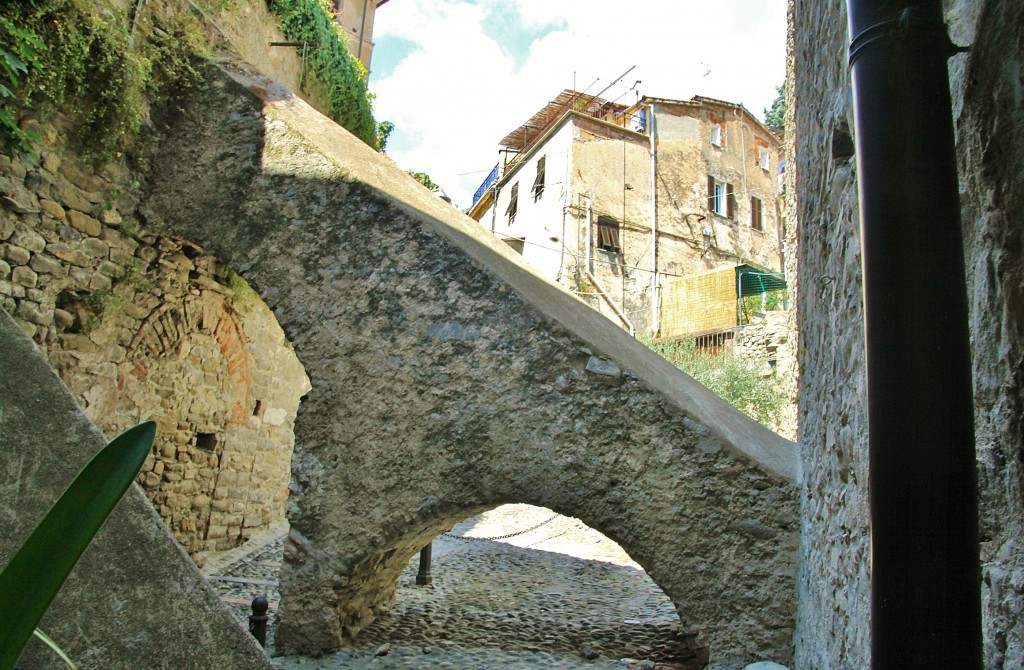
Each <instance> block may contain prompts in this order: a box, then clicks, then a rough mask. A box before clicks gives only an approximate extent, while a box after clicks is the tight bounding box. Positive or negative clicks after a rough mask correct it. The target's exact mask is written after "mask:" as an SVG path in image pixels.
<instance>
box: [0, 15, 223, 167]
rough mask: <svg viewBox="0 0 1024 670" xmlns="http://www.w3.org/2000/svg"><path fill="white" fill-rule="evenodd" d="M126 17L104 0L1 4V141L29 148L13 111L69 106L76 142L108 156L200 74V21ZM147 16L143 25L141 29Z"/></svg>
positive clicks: (11, 147)
mask: <svg viewBox="0 0 1024 670" xmlns="http://www.w3.org/2000/svg"><path fill="white" fill-rule="evenodd" d="M136 9H137V10H138V11H139V12H146V13H147V16H146V17H141V16H138V15H135V14H134V13H133V14H131V15H129V14H126V13H125V12H124V11H123V10H120V9H117V8H115V7H114V6H113V5H105V4H104V2H102V0H49V1H48V2H33V1H31V0H22V1H20V2H7V3H3V5H2V6H0V37H2V40H3V41H2V42H0V62H2V65H0V140H2V141H3V143H4V145H5V150H6V151H8V152H12V151H14V152H18V153H21V154H22V155H26V154H30V153H31V152H32V143H33V142H34V141H36V140H37V138H35V137H34V136H33V135H31V133H30V132H29V131H26V130H24V129H23V128H21V127H20V125H19V124H18V122H17V119H18V117H19V116H20V115H21V114H23V113H24V112H25V111H26V110H29V109H33V108H34V109H35V110H36V113H37V114H45V113H46V110H48V109H62V110H74V114H73V118H72V121H73V122H74V134H75V139H77V141H78V143H79V144H80V147H79V149H80V150H81V151H82V152H83V153H84V154H86V155H91V156H93V157H95V158H98V159H100V160H110V159H113V158H116V157H118V156H120V155H122V154H123V153H124V152H125V150H126V149H130V148H132V147H133V146H134V145H135V143H136V140H137V138H138V133H139V130H140V128H141V127H142V125H143V124H144V122H145V120H146V116H147V114H148V109H149V105H150V104H152V103H154V102H160V101H162V100H164V99H167V98H169V97H171V96H172V95H173V94H177V93H180V92H181V91H183V90H186V89H188V88H190V87H192V86H195V85H196V84H198V82H199V81H200V75H199V71H198V70H197V63H198V59H199V58H200V57H201V56H203V55H205V53H206V51H207V39H206V34H205V30H204V28H203V26H202V25H201V23H200V22H199V21H198V19H197V18H196V17H195V16H193V15H192V14H190V13H188V12H174V13H169V14H167V15H166V16H161V17H157V16H154V15H153V13H152V12H151V10H149V9H148V7H147V5H145V4H142V3H140V4H139V5H137V7H136ZM142 19H144V22H145V23H146V24H147V25H148V26H149V28H150V29H148V30H141V29H139V25H140V23H141V22H142Z"/></svg>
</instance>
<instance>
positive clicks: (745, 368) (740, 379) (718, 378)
mask: <svg viewBox="0 0 1024 670" xmlns="http://www.w3.org/2000/svg"><path fill="white" fill-rule="evenodd" d="M645 344H647V346H649V347H650V348H651V349H653V350H654V351H655V352H656V353H658V354H659V355H661V356H662V357H663V358H665V359H667V360H668V361H669V362H670V363H672V364H673V365H675V366H676V367H677V368H679V369H680V370H682V371H683V372H685V373H686V374H688V375H690V376H691V377H693V378H694V379H696V380H697V381H698V382H700V383H701V384H703V385H704V386H706V387H707V388H708V389H709V390H710V391H711V392H713V393H715V394H716V395H718V396H719V397H721V398H723V399H725V400H727V401H728V402H729V403H730V404H732V405H733V406H734V407H736V408H737V409H739V410H740V411H742V412H744V413H745V414H747V415H748V416H749V417H750V418H752V419H754V420H756V421H758V422H760V423H761V424H763V425H764V426H767V427H768V428H771V429H773V430H774V429H775V428H776V427H777V426H778V423H779V420H780V418H781V412H782V406H783V404H784V403H785V401H786V396H785V394H784V393H783V392H782V391H781V390H780V389H779V388H778V385H777V383H776V378H775V374H774V373H772V374H765V365H766V364H765V363H764V362H763V361H760V360H757V359H754V358H750V357H747V356H741V355H739V354H737V353H735V352H734V351H733V350H732V349H726V348H722V349H721V350H719V352H718V353H712V352H710V351H707V350H705V349H699V348H698V347H697V345H696V343H695V342H694V339H693V338H692V337H688V338H682V339H676V340H662V341H660V342H646V343H645Z"/></svg>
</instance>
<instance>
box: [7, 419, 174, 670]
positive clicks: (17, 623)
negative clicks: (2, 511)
mask: <svg viewBox="0 0 1024 670" xmlns="http://www.w3.org/2000/svg"><path fill="white" fill-rule="evenodd" d="M155 436H156V424H155V423H153V422H152V421H146V422H144V423H140V424H139V425H137V426H134V427H132V428H129V429H128V430H126V431H125V432H123V433H121V434H120V435H118V436H117V437H116V438H114V440H113V441H111V442H110V444H108V445H107V446H105V447H104V448H103V449H101V450H100V452H99V453H98V454H96V455H95V456H94V457H93V458H92V460H91V461H89V463H88V464H87V465H86V466H85V467H84V468H83V469H82V471H81V472H79V473H78V476H77V477H75V479H74V481H72V482H71V485H70V486H68V488H67V489H66V490H65V491H64V493H62V494H61V496H60V498H58V499H57V502H55V503H54V504H53V507H51V508H50V511H49V512H47V513H46V516H45V517H43V520H42V521H41V522H40V523H39V525H38V526H36V529H35V530H34V531H32V534H31V535H30V536H29V538H28V539H27V540H26V541H25V544H23V545H22V546H21V548H20V549H19V550H18V553H16V554H15V555H14V558H12V559H11V562H10V563H8V564H7V567H5V568H4V570H3V572H2V573H0V603H3V604H4V610H5V611H6V612H8V616H6V617H5V619H6V621H5V627H6V630H5V632H4V635H3V636H2V638H0V669H2V670H10V669H11V668H13V667H14V664H15V663H16V662H17V661H18V657H19V656H21V652H22V650H23V649H24V647H25V644H27V643H28V639H29V638H30V637H31V636H32V633H33V631H34V630H35V628H36V626H37V625H38V624H39V620H40V619H42V618H43V614H44V613H45V612H46V608H47V607H49V606H50V602H51V601H52V600H53V598H54V597H55V596H56V595H57V592H58V591H60V587H61V586H62V585H63V584H64V580H65V579H67V576H68V574H70V573H71V570H72V568H74V567H75V563H77V562H78V559H79V557H81V555H82V552H84V551H85V548H86V547H88V546H89V543H90V542H91V541H92V538H93V536H94V535H95V534H96V531H98V530H99V528H100V526H102V525H103V522H104V521H105V520H106V518H107V517H108V516H109V515H110V512H111V511H113V509H114V507H115V506H116V505H117V502H118V501H119V500H120V499H121V496H123V495H124V492H125V491H126V490H127V489H128V487H129V486H131V483H132V480H134V479H135V475H136V474H138V472H139V469H140V468H141V467H142V463H143V461H145V460H146V456H147V455H148V454H149V450H150V448H151V447H152V445H153V438H154V437H155Z"/></svg>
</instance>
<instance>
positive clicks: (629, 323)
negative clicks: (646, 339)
mask: <svg viewBox="0 0 1024 670" xmlns="http://www.w3.org/2000/svg"><path fill="white" fill-rule="evenodd" d="M587 279H589V280H590V283H591V284H593V286H594V290H595V291H597V294H598V295H599V296H601V297H602V298H604V301H605V302H606V303H608V306H609V307H611V308H612V311H613V312H615V316H617V317H619V320H620V321H622V325H624V326H625V327H626V328H627V329H628V330H629V335H630V337H636V328H635V327H633V322H632V321H630V320H629V317H628V316H626V313H625V312H623V311H622V309H621V308H620V307H619V306H618V305H616V304H615V301H614V300H612V297H611V296H610V295H608V291H606V290H605V289H604V286H602V285H601V282H600V281H598V279H597V277H595V276H594V275H593V274H592V273H591V272H590V270H587Z"/></svg>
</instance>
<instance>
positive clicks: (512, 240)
mask: <svg viewBox="0 0 1024 670" xmlns="http://www.w3.org/2000/svg"><path fill="white" fill-rule="evenodd" d="M502 144H503V145H504V146H506V147H508V148H509V149H508V150H507V151H511V150H515V151H516V152H520V153H516V154H514V157H513V158H512V159H511V160H508V161H507V162H506V163H505V164H504V165H501V167H500V176H498V177H497V180H496V181H494V182H493V185H492V186H488V187H487V188H486V189H485V190H484V191H483V192H482V194H481V196H480V198H479V200H477V201H476V202H475V203H474V206H473V208H472V209H471V210H470V215H471V216H472V217H473V218H474V219H476V220H478V221H479V222H480V223H481V224H482V225H483V226H484V227H486V228H488V229H490V230H491V231H492V232H494V233H495V234H496V235H498V236H499V237H501V238H503V239H505V240H506V241H507V243H508V244H509V245H510V246H513V248H515V249H516V250H517V251H519V253H521V254H522V255H523V257H524V258H525V259H526V260H527V261H528V262H529V263H530V264H531V265H533V266H534V267H536V268H537V269H538V270H539V271H540V272H541V273H542V274H543V275H544V276H546V277H548V278H549V279H551V280H552V281H555V282H557V283H560V284H562V285H563V286H566V287H568V288H569V289H570V290H572V291H573V292H574V293H576V294H577V295H579V296H580V297H581V298H583V299H584V300H586V301H587V302H588V304H590V305H591V306H592V307H593V308H594V309H596V310H598V311H600V312H602V313H604V314H605V315H607V316H608V318H610V319H611V320H613V321H616V322H618V323H620V324H621V325H622V326H623V327H624V328H626V329H628V330H630V331H631V332H634V333H640V334H643V335H655V336H657V335H660V336H665V337H667V336H677V335H688V334H691V333H693V332H697V331H698V330H700V328H696V327H695V325H694V324H695V321H696V320H697V319H696V318H695V315H697V314H700V313H701V312H702V306H703V305H702V302H703V301H702V298H704V299H706V298H707V296H700V297H699V298H695V297H694V296H693V295H692V291H688V287H686V286H684V284H692V282H691V280H692V279H693V278H694V277H695V276H697V275H700V274H702V273H706V272H707V271H709V270H714V269H725V268H731V267H735V266H737V265H746V264H752V265H753V266H754V267H756V268H758V269H760V270H772V271H780V270H781V269H782V227H781V207H780V203H779V198H778V191H779V188H778V177H777V175H778V169H779V155H778V154H779V142H778V138H777V137H776V136H775V135H774V134H773V133H772V132H771V131H770V130H768V129H767V128H766V127H765V126H763V125H762V124H761V123H760V122H759V121H758V120H757V119H755V118H754V117H753V116H752V115H751V114H750V113H749V112H748V111H747V110H745V109H744V108H743V107H742V106H741V105H736V104H732V103H728V102H723V101H721V100H714V99H711V98H702V97H695V98H693V99H692V100H669V99H664V98H652V97H648V96H645V97H643V98H641V99H640V100H639V101H638V102H637V103H636V104H635V105H632V106H627V105H620V104H616V103H612V102H608V101H604V100H602V99H600V98H593V97H592V96H587V95H585V94H581V93H578V92H575V91H571V90H566V91H563V92H562V93H561V94H560V95H559V96H558V97H557V98H556V99H555V100H554V101H553V102H550V103H548V105H547V106H546V107H545V108H544V109H543V110H541V111H540V112H538V113H537V114H536V115H534V117H533V118H531V119H530V121H529V122H528V123H526V124H524V125H523V126H521V127H520V128H519V129H517V130H515V131H513V132H512V133H510V134H509V136H508V137H506V138H505V139H503V140H502ZM495 169H496V170H499V168H497V167H496V168H495ZM494 174H496V173H492V175H491V176H489V177H488V180H490V179H492V177H493V176H494ZM485 183H487V182H485ZM478 193H480V192H478ZM727 287H729V288H730V290H731V296H730V297H729V298H727V299H726V301H725V304H724V305H723V307H724V319H722V318H719V319H717V320H715V321H714V322H713V324H712V325H709V326H708V327H707V330H711V329H720V328H728V327H732V326H735V325H737V320H736V300H737V299H738V296H737V295H736V281H735V278H733V279H731V280H730V282H729V284H728V285H727ZM705 320H707V319H706V318H705Z"/></svg>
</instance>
